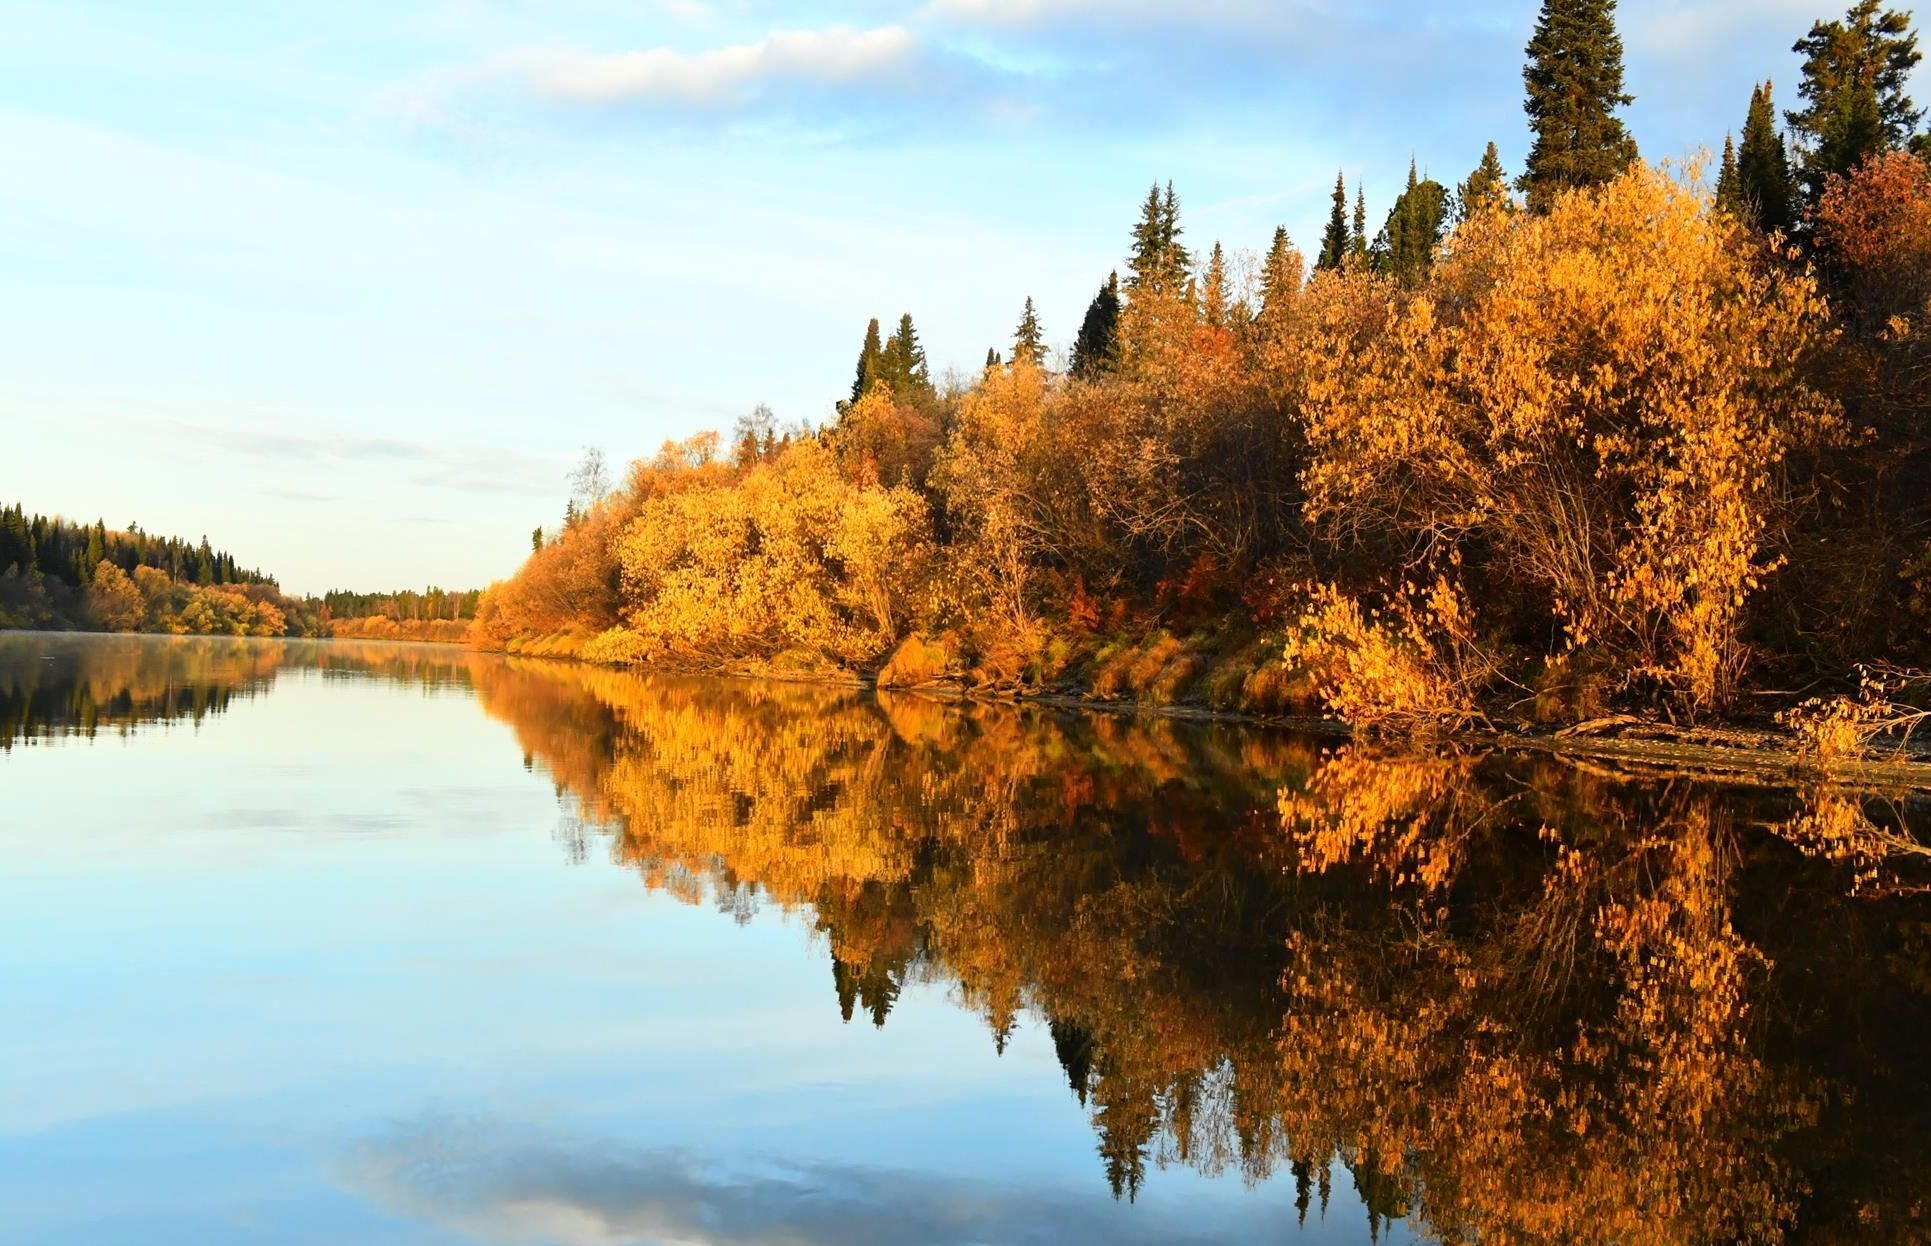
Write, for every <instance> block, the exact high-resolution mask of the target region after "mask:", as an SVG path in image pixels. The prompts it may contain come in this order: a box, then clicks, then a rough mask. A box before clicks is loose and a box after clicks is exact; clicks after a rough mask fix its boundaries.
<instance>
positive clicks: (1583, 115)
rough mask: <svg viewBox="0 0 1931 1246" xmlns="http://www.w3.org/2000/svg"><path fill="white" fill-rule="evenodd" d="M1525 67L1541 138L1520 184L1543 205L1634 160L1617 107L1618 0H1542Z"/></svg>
mask: <svg viewBox="0 0 1931 1246" xmlns="http://www.w3.org/2000/svg"><path fill="white" fill-rule="evenodd" d="M1528 56H1529V63H1528V65H1527V66H1525V67H1524V69H1523V71H1522V79H1523V83H1524V85H1525V86H1526V88H1527V98H1526V99H1525V100H1524V102H1523V107H1524V109H1525V110H1526V111H1527V112H1528V114H1529V126H1530V128H1531V129H1532V130H1534V132H1535V142H1534V144H1533V146H1531V147H1530V149H1529V160H1528V167H1527V168H1526V169H1525V170H1524V171H1523V174H1522V180H1521V183H1520V185H1521V187H1522V189H1523V190H1524V191H1525V192H1527V194H1528V197H1529V206H1530V207H1531V208H1533V209H1535V210H1537V211H1544V210H1546V209H1547V208H1548V206H1549V204H1550V202H1551V201H1552V200H1553V199H1554V198H1555V196H1557V195H1558V194H1561V193H1562V192H1563V191H1565V190H1574V189H1576V188H1579V187H1588V186H1600V185H1602V184H1603V183H1605V182H1608V181H1611V180H1613V179H1614V178H1616V177H1618V176H1620V175H1621V174H1622V173H1623V171H1624V170H1626V169H1628V168H1629V164H1630V162H1631V161H1632V160H1634V159H1636V143H1635V140H1633V139H1631V138H1630V137H1629V132H1628V131H1627V130H1626V129H1624V128H1623V123H1622V120H1621V118H1619V117H1617V115H1616V110H1617V109H1619V108H1622V107H1623V106H1624V105H1627V104H1628V103H1630V101H1631V100H1632V98H1633V97H1632V96H1630V95H1628V94H1626V93H1625V92H1624V91H1623V41H1622V36H1621V35H1619V34H1617V33H1616V0H1543V3H1542V13H1541V16H1540V17H1539V18H1537V19H1536V24H1535V34H1534V36H1533V37H1531V38H1530V40H1529V48H1528Z"/></svg>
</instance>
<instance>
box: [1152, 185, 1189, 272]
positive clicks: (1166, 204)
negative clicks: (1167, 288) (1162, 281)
mask: <svg viewBox="0 0 1931 1246" xmlns="http://www.w3.org/2000/svg"><path fill="white" fill-rule="evenodd" d="M1185 232H1186V231H1185V230H1183V229H1181V227H1180V200H1179V199H1178V198H1177V197H1175V195H1174V193H1173V183H1172V182H1168V183H1167V193H1166V197H1165V198H1164V199H1163V200H1161V203H1160V243H1161V249H1162V252H1163V253H1164V254H1165V256H1166V275H1167V279H1168V280H1169V281H1170V282H1172V283H1173V284H1174V285H1175V286H1178V285H1179V284H1180V282H1181V281H1182V280H1183V279H1184V278H1185V277H1186V275H1187V270H1188V269H1190V268H1192V267H1193V257H1192V256H1191V255H1189V254H1188V252H1187V248H1185V247H1183V246H1181V245H1180V235H1181V234H1182V233H1185Z"/></svg>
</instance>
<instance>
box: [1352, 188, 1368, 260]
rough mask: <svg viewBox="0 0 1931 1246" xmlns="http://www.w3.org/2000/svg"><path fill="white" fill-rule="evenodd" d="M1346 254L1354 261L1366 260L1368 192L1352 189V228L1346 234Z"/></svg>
mask: <svg viewBox="0 0 1931 1246" xmlns="http://www.w3.org/2000/svg"><path fill="white" fill-rule="evenodd" d="M1348 255H1349V257H1350V258H1352V259H1353V260H1354V261H1355V262H1356V263H1360V264H1365V263H1367V261H1368V192H1367V191H1365V190H1363V189H1361V188H1360V187H1359V186H1357V187H1355V189H1354V229H1353V231H1352V232H1351V233H1350V234H1349V236H1348Z"/></svg>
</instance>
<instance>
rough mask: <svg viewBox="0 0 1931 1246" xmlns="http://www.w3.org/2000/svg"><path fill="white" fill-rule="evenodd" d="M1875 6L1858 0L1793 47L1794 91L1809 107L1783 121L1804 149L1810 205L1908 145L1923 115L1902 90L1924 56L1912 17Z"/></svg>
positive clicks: (1873, 1)
mask: <svg viewBox="0 0 1931 1246" xmlns="http://www.w3.org/2000/svg"><path fill="white" fill-rule="evenodd" d="M1878 4H1879V0H1858V3H1856V4H1853V5H1852V6H1851V9H1850V12H1848V13H1846V14H1845V15H1844V18H1843V20H1842V21H1835V22H1818V23H1816V24H1815V25H1813V26H1812V27H1811V28H1810V33H1809V34H1808V35H1806V36H1804V37H1803V38H1802V39H1799V40H1798V41H1797V44H1796V46H1795V47H1794V48H1792V49H1791V50H1792V51H1794V52H1798V53H1801V54H1802V55H1803V58H1804V67H1803V81H1802V83H1801V84H1800V85H1799V86H1798V88H1797V94H1798V95H1800V96H1802V97H1803V100H1804V106H1803V107H1802V108H1801V109H1798V110H1797V111H1795V112H1792V113H1788V114H1786V119H1787V120H1788V121H1789V122H1790V128H1791V129H1792V130H1793V131H1795V132H1796V134H1797V136H1798V139H1799V142H1800V144H1801V147H1802V151H1803V158H1802V177H1803V183H1804V190H1805V192H1806V194H1807V195H1808V196H1809V198H1810V202H1812V203H1813V204H1814V203H1816V202H1817V200H1818V198H1819V197H1821V196H1822V195H1823V193H1824V186H1825V184H1826V183H1827V182H1828V181H1829V179H1830V178H1832V177H1833V176H1841V175H1843V174H1846V173H1849V172H1850V171H1851V170H1852V169H1855V168H1856V167H1857V166H1858V165H1860V164H1862V163H1863V162H1864V161H1865V160H1867V159H1868V158H1870V157H1871V156H1873V155H1875V154H1877V153H1878V152H1880V151H1887V150H1890V149H1892V148H1895V147H1902V146H1904V145H1906V144H1907V143H1909V142H1910V141H1911V139H1912V136H1913V135H1914V133H1915V132H1916V130H1917V126H1918V122H1919V121H1920V120H1921V119H1922V118H1923V116H1924V114H1923V113H1922V112H1921V111H1920V110H1919V109H1917V108H1916V107H1915V106H1913V104H1912V103H1911V97H1910V96H1908V95H1906V94H1905V93H1904V88H1905V85H1906V83H1907V82H1908V80H1909V79H1910V76H1911V70H1912V69H1914V68H1915V67H1916V66H1917V63H1918V61H1919V60H1920V59H1921V57H1920V54H1919V52H1918V38H1917V35H1916V34H1915V33H1914V32H1913V31H1912V30H1911V19H1910V16H1909V15H1908V14H1906V13H1904V12H1902V11H1899V10H1896V9H1892V10H1889V11H1885V12H1880V11H1879V10H1878Z"/></svg>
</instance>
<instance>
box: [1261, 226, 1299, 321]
mask: <svg viewBox="0 0 1931 1246" xmlns="http://www.w3.org/2000/svg"><path fill="white" fill-rule="evenodd" d="M1302 263H1303V261H1302V259H1301V253H1300V252H1299V251H1296V250H1295V249H1294V244H1293V242H1291V241H1289V239H1288V236H1287V226H1285V225H1277V226H1275V228H1274V241H1273V243H1272V244H1270V245H1269V246H1268V248H1267V259H1266V261H1265V263H1264V265H1263V266H1262V268H1261V311H1260V315H1261V319H1262V320H1263V321H1265V322H1267V323H1270V324H1271V323H1274V322H1276V321H1278V320H1280V319H1281V318H1283V317H1284V316H1285V315H1286V314H1287V310H1288V308H1290V307H1292V306H1293V304H1294V298H1295V296H1296V295H1298V294H1299V293H1300V292H1301V278H1302V272H1301V266H1302Z"/></svg>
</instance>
